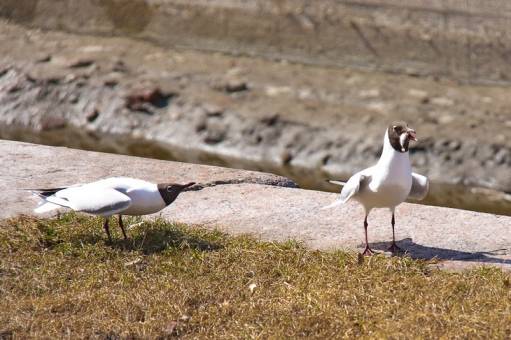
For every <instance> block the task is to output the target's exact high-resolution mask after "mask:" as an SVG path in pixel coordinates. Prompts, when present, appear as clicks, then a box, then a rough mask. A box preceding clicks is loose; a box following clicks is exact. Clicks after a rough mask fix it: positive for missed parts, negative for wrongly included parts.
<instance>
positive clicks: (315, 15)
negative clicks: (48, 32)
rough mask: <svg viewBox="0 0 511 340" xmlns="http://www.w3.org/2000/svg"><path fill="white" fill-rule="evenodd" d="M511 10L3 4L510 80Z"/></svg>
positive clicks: (194, 0) (162, 34)
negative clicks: (508, 58) (508, 57)
mask: <svg viewBox="0 0 511 340" xmlns="http://www.w3.org/2000/svg"><path fill="white" fill-rule="evenodd" d="M509 8H510V5H509V3H508V2H507V1H505V0H491V1H476V0H468V1H466V0H450V1H442V2H439V1H427V0H413V1H406V2H403V1H397V0H354V1H338V0H323V1H308V0H271V1H268V0H257V1H256V0H254V1H241V0H215V1H205V0H186V1H184V0H102V1H99V2H98V1H95V0H67V1H54V0H37V1H35V0H15V1H14V0H4V1H3V2H2V5H0V16H3V17H6V18H9V19H12V20H15V21H17V22H22V23H24V24H28V25H30V26H32V27H39V28H45V29H57V30H65V31H70V32H75V33H87V34H101V35H123V36H126V35H127V36H131V37H136V38H142V39H146V40H150V41H154V42H157V43H158V44H161V45H164V46H182V47H187V48H196V49H203V50H214V51H225V52H230V53H247V54H255V55H264V56H268V57H276V58H286V59H290V60H295V61H301V62H306V63H313V64H320V65H335V66H339V65H341V66H351V67H362V68H371V69H374V68H377V69H382V70H386V71H391V72H405V73H411V74H434V75H448V76H452V77H455V78H458V79H463V80H468V81H477V82H507V83H508V82H509V80H510V79H509V73H510V66H509V63H508V60H507V58H506V55H507V53H508V50H509V48H510V46H511V38H510V37H511V34H510V33H511V30H510V28H509V24H508V23H509V19H510V11H509Z"/></svg>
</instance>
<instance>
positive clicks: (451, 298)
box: [0, 214, 511, 339]
mask: <svg viewBox="0 0 511 340" xmlns="http://www.w3.org/2000/svg"><path fill="white" fill-rule="evenodd" d="M140 221H141V220H136V219H132V220H129V219H128V220H127V222H128V223H126V224H130V223H135V222H140ZM111 229H112V230H113V231H114V233H113V235H114V236H115V239H117V240H119V241H114V244H112V245H109V244H107V243H106V242H105V240H106V235H105V234H104V231H103V228H102V221H101V219H99V218H91V217H86V216H83V215H76V214H66V215H64V216H62V217H61V218H59V219H48V220H41V219H35V218H29V217H19V218H16V219H11V220H6V221H2V222H0V338H1V337H2V334H3V336H4V337H9V336H10V335H13V336H15V337H17V338H26V337H37V338H62V337H70V338H84V337H92V338H110V339H116V338H168V337H173V336H178V337H184V338H236V339H239V338H273V339H282V338H289V337H316V338H325V339H327V338H339V337H346V338H352V337H355V336H356V337H360V336H362V337H377V338H380V337H395V338H410V337H423V338H438V337H461V338H466V337H483V338H488V337H491V338H509V337H510V336H511V289H510V277H509V274H508V273H505V272H502V271H501V270H499V269H493V268H481V269H475V270H470V271H464V272H460V273H453V272H446V271H440V270H436V269H431V266H429V264H430V263H429V262H425V261H416V260H412V259H410V258H407V257H402V258H386V257H384V256H374V257H371V258H369V259H366V260H365V261H364V262H363V263H359V261H358V260H357V254H355V253H345V252H340V251H336V252H325V251H315V250H310V249H307V248H305V247H303V246H302V245H300V244H298V243H296V242H285V243H277V242H261V241H257V240H255V239H254V238H251V237H248V236H240V237H233V236H228V235H226V234H223V233H221V232H218V231H210V230H206V229H204V228H199V227H188V226H183V225H178V224H172V223H168V222H164V221H156V222H143V223H142V224H140V225H138V226H135V227H133V228H131V229H130V230H129V232H128V234H129V236H130V241H128V242H124V241H122V240H121V235H120V233H119V232H118V231H119V229H118V228H117V226H116V225H115V224H114V223H112V226H111ZM254 286H255V288H254ZM250 288H253V289H252V290H251V289H250Z"/></svg>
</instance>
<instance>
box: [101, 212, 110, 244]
mask: <svg viewBox="0 0 511 340" xmlns="http://www.w3.org/2000/svg"><path fill="white" fill-rule="evenodd" d="M103 228H105V231H106V234H107V236H108V242H110V243H112V236H110V227H109V226H108V217H105V224H103Z"/></svg>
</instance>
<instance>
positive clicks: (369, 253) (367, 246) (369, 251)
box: [362, 215, 374, 256]
mask: <svg viewBox="0 0 511 340" xmlns="http://www.w3.org/2000/svg"><path fill="white" fill-rule="evenodd" d="M367 226H368V224H367V215H366V217H365V218H364V230H365V233H366V249H365V250H364V252H363V253H362V255H364V256H371V255H373V254H374V252H373V251H372V249H371V248H369V241H368V240H367Z"/></svg>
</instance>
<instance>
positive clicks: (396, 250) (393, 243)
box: [388, 212, 403, 253]
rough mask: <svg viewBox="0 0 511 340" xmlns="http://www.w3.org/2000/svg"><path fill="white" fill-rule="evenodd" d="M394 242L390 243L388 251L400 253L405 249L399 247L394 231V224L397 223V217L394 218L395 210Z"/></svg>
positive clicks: (393, 219) (393, 221)
mask: <svg viewBox="0 0 511 340" xmlns="http://www.w3.org/2000/svg"><path fill="white" fill-rule="evenodd" d="M391 223H392V244H391V245H390V247H389V249H388V251H390V252H392V253H400V252H402V251H403V249H401V248H399V247H398V246H397V244H396V235H395V233H394V226H395V224H396V219H395V218H394V212H392V221H391Z"/></svg>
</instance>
